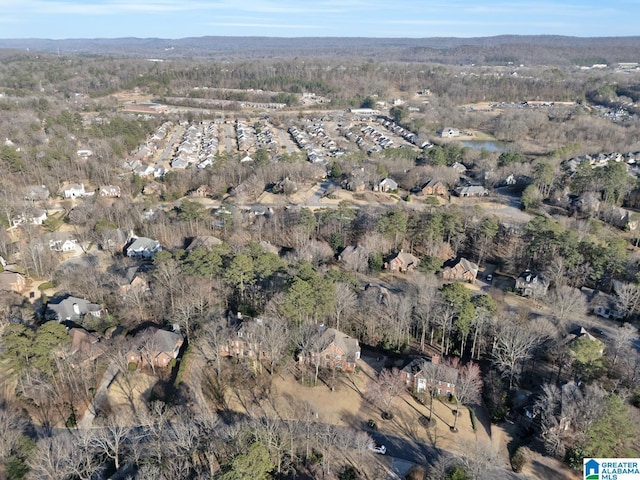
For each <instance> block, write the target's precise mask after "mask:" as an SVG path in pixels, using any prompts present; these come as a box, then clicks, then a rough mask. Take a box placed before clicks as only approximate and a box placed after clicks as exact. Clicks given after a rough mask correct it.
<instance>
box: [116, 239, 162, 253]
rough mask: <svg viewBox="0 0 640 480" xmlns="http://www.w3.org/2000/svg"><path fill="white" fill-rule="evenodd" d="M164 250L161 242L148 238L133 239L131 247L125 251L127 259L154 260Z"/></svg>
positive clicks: (130, 243)
mask: <svg viewBox="0 0 640 480" xmlns="http://www.w3.org/2000/svg"><path fill="white" fill-rule="evenodd" d="M160 250H162V246H161V245H160V242H158V241H157V240H152V239H151V238H147V237H136V236H133V237H131V240H130V242H129V245H128V246H127V247H126V249H125V251H126V253H127V257H131V258H152V257H153V256H154V255H155V254H156V253H158V252H159V251H160Z"/></svg>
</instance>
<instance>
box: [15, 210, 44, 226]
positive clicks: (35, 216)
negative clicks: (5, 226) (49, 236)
mask: <svg viewBox="0 0 640 480" xmlns="http://www.w3.org/2000/svg"><path fill="white" fill-rule="evenodd" d="M46 219H47V212H45V211H44V210H43V209H41V208H32V209H28V210H26V211H24V212H22V213H21V214H20V215H16V216H15V217H13V218H12V219H11V224H12V225H13V226H14V227H17V226H18V225H42V224H43V223H44V221H45V220H46Z"/></svg>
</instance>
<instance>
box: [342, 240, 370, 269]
mask: <svg viewBox="0 0 640 480" xmlns="http://www.w3.org/2000/svg"><path fill="white" fill-rule="evenodd" d="M338 261H340V262H343V263H344V264H346V265H348V266H349V267H351V268H352V269H353V268H355V269H358V268H364V267H366V266H367V264H368V261H369V254H368V253H367V251H366V250H365V249H364V248H362V247H359V246H357V245H355V246H354V245H348V246H346V247H344V249H343V250H342V252H340V255H338Z"/></svg>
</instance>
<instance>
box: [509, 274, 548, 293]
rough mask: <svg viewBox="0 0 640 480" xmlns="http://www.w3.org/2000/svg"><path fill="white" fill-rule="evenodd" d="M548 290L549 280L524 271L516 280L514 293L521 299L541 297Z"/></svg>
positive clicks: (540, 275)
mask: <svg viewBox="0 0 640 480" xmlns="http://www.w3.org/2000/svg"><path fill="white" fill-rule="evenodd" d="M548 289H549V280H547V279H546V278H545V277H544V275H542V274H541V273H536V272H532V271H531V270H525V271H524V272H522V273H521V274H520V275H519V276H518V278H517V279H516V292H518V293H519V294H520V295H522V296H523V297H538V298H539V297H543V296H544V295H546V293H547V290H548Z"/></svg>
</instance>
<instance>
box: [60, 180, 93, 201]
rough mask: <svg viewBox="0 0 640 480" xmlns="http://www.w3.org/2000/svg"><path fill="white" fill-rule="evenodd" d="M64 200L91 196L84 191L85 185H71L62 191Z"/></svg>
mask: <svg viewBox="0 0 640 480" xmlns="http://www.w3.org/2000/svg"><path fill="white" fill-rule="evenodd" d="M62 193H63V195H64V198H78V197H86V196H88V195H89V194H88V193H87V192H86V191H85V189H84V183H70V184H69V185H67V186H66V187H65V188H64V190H63V191H62Z"/></svg>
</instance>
